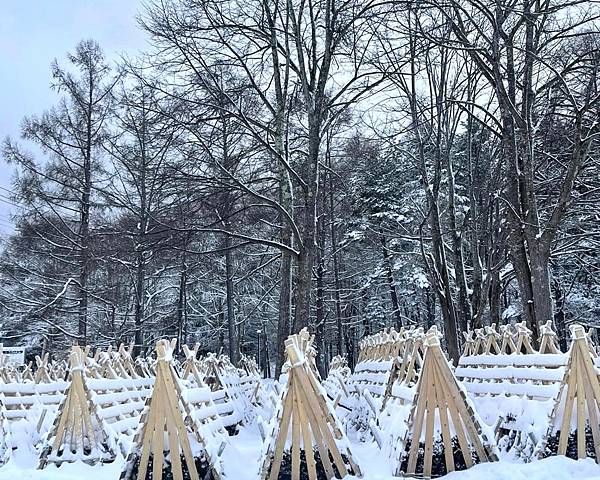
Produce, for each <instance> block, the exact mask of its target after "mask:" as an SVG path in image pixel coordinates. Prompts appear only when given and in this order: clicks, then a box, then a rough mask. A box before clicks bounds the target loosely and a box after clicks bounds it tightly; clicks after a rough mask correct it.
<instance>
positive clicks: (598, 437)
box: [539, 325, 600, 463]
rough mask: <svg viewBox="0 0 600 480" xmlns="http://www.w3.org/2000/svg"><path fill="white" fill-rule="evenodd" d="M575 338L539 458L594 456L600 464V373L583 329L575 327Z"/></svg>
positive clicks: (573, 329)
mask: <svg viewBox="0 0 600 480" xmlns="http://www.w3.org/2000/svg"><path fill="white" fill-rule="evenodd" d="M571 336H572V344H571V348H570V350H569V360H568V362H567V366H566V368H565V374H564V378H563V380H562V382H561V385H560V390H559V394H558V397H557V398H556V401H555V404H554V408H553V410H552V414H551V417H550V423H549V426H548V431H547V433H546V435H544V437H543V439H542V442H541V446H540V448H539V455H540V456H548V455H554V454H558V455H568V456H570V457H572V458H578V459H581V458H586V457H587V456H590V457H593V458H594V459H595V460H596V463H600V426H599V423H598V419H599V418H600V417H599V407H600V382H599V381H598V370H597V369H596V367H595V366H594V360H593V354H592V352H591V350H590V346H589V343H588V340H587V335H586V333H585V331H584V329H583V327H582V326H580V325H573V326H572V327H571Z"/></svg>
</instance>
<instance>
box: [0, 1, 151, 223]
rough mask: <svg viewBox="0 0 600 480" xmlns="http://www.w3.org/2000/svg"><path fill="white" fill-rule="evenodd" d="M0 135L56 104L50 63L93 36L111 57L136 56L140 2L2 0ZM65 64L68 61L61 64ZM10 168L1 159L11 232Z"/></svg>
mask: <svg viewBox="0 0 600 480" xmlns="http://www.w3.org/2000/svg"><path fill="white" fill-rule="evenodd" d="M0 4H1V6H2V9H1V12H0V139H4V137H6V136H7V135H10V136H11V137H15V138H16V137H18V136H19V126H20V123H21V119H22V118H23V117H25V116H27V115H31V114H38V113H42V112H43V111H44V110H45V109H47V108H49V107H51V106H52V105H54V104H55V103H56V100H57V97H56V95H55V93H54V92H53V91H51V90H50V81H51V76H50V62H51V61H52V60H53V59H54V58H57V59H58V60H59V62H61V61H63V60H64V58H65V54H66V53H67V52H71V51H73V50H74V47H75V45H76V44H77V42H79V40H82V39H87V38H92V39H94V40H96V41H97V42H98V43H99V44H100V45H101V47H102V48H103V49H104V52H105V55H106V56H107V58H109V59H110V60H117V59H118V58H119V57H120V55H122V54H125V55H129V56H135V54H136V53H137V52H138V51H140V50H143V49H144V47H145V46H146V37H145V34H144V32H142V31H141V30H140V29H139V28H138V27H137V23H136V19H135V16H136V14H137V13H138V11H139V10H140V9H141V5H142V0H0ZM63 63H64V62H63ZM12 174H13V173H12V171H11V167H10V166H8V165H7V164H6V163H5V162H4V160H3V159H0V233H6V232H10V231H11V222H10V213H11V211H14V210H15V207H13V206H11V205H9V204H8V203H7V202H6V199H5V195H6V194H7V192H6V190H4V189H7V188H8V189H10V187H11V177H12Z"/></svg>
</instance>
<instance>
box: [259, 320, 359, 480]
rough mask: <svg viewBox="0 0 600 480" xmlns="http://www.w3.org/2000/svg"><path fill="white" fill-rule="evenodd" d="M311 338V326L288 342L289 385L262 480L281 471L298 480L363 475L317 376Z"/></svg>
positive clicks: (267, 443) (270, 438)
mask: <svg viewBox="0 0 600 480" xmlns="http://www.w3.org/2000/svg"><path fill="white" fill-rule="evenodd" d="M312 343H313V342H312V339H311V338H310V336H309V334H308V332H307V331H306V330H302V331H301V332H300V333H299V334H298V335H292V336H290V337H289V338H288V339H287V340H286V342H285V347H286V353H287V364H286V366H287V368H288V371H287V384H286V385H285V387H284V389H283V391H282V400H281V403H280V405H279V406H278V408H277V411H276V413H275V416H274V418H273V420H272V422H271V428H270V434H269V435H267V439H266V441H265V450H264V458H263V462H262V468H261V472H260V478H261V479H263V480H265V479H267V478H268V479H269V480H276V479H278V478H280V474H281V475H284V476H287V475H289V476H290V478H291V479H292V480H299V479H300V478H301V475H303V477H302V478H306V477H308V479H309V480H316V479H318V478H344V477H345V476H346V475H348V474H354V475H356V476H359V477H360V476H361V472H360V469H359V468H358V466H357V465H356V464H355V463H354V460H353V458H352V454H351V452H350V448H349V444H348V441H347V439H346V437H345V435H344V434H343V432H342V429H341V425H340V424H339V421H338V420H337V418H336V416H335V411H334V409H333V407H332V405H331V402H329V401H328V400H327V398H326V394H325V392H324V389H323V388H322V386H321V385H320V383H319V381H318V377H317V375H316V370H315V368H314V364H313V362H312V358H311V351H313V347H312ZM290 430H291V440H290V441H288V437H289V434H290ZM301 452H303V453H304V455H303V456H302V455H301ZM302 457H303V459H304V461H302ZM344 457H345V458H344ZM282 467H283V468H282ZM288 470H289V473H288ZM303 470H305V471H306V473H304V472H303Z"/></svg>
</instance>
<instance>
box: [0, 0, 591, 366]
mask: <svg viewBox="0 0 600 480" xmlns="http://www.w3.org/2000/svg"><path fill="white" fill-rule="evenodd" d="M599 13H600V12H599V10H598V5H597V3H596V2H594V1H580V0H460V1H458V0H419V1H415V0H389V1H384V0H363V1H358V0H285V1H284V0H244V1H241V0H147V1H146V2H145V4H144V6H143V8H141V10H140V12H139V14H138V24H139V28H140V29H142V30H143V31H144V32H145V35H146V37H147V41H148V44H147V45H148V46H147V48H146V50H145V51H144V52H142V53H140V54H139V55H137V56H135V57H134V58H122V59H121V61H119V62H116V63H115V62H109V61H108V60H107V59H106V57H105V55H104V54H103V49H102V46H101V45H99V44H98V43H97V42H96V41H94V40H91V39H89V40H88V39H85V40H82V41H81V42H80V43H79V44H77V45H74V46H73V49H72V51H71V52H70V53H66V54H65V52H56V55H57V60H56V61H54V62H53V63H52V64H51V65H49V69H48V83H49V84H51V88H52V89H53V90H54V91H55V92H56V94H57V98H60V100H59V101H58V102H57V103H56V105H55V106H54V107H53V108H50V109H48V110H47V111H39V112H37V113H36V114H34V115H31V116H28V117H26V118H24V119H23V121H22V125H21V137H20V138H6V139H4V140H3V143H2V146H1V150H0V155H1V156H2V159H3V161H4V162H5V163H4V167H3V168H9V169H11V171H12V172H14V177H13V183H12V187H11V189H8V190H6V191H2V192H1V195H0V196H1V197H2V198H3V199H4V200H5V201H8V202H10V203H11V205H13V206H14V211H15V212H16V213H15V215H14V218H13V221H14V231H13V232H12V233H11V234H10V235H9V236H7V237H6V238H5V239H4V240H3V242H2V245H1V256H0V310H1V317H0V318H2V320H1V321H0V338H1V339H2V342H4V344H5V345H26V346H28V349H29V351H30V353H31V354H39V353H42V352H50V353H51V354H52V355H60V354H61V353H62V352H65V351H67V350H68V348H67V347H68V346H70V345H73V344H79V345H92V346H98V347H102V348H106V347H107V346H108V345H118V344H119V343H120V342H125V343H130V342H133V343H134V345H135V350H136V352H137V353H139V352H146V351H150V352H151V351H152V349H153V346H154V343H155V342H156V340H157V339H161V338H177V339H178V343H177V345H183V344H190V345H193V344H195V343H199V344H200V351H213V352H219V351H221V352H223V353H227V354H228V355H229V357H230V358H231V359H232V361H233V362H234V363H235V362H236V361H237V359H239V357H240V355H241V354H242V353H243V354H250V355H254V356H256V357H257V358H258V361H259V363H260V366H261V368H262V369H263V372H264V373H266V374H267V375H270V374H272V373H275V374H277V373H278V372H279V371H280V370H281V366H282V363H283V360H284V346H283V342H284V340H285V339H286V338H287V337H288V335H290V333H296V332H298V331H300V330H301V329H302V328H304V327H308V328H309V331H310V332H311V333H312V334H314V335H315V344H316V346H317V350H318V356H317V365H318V367H319V369H320V370H321V372H324V371H325V370H326V369H327V365H328V362H329V360H330V359H331V358H332V357H333V356H335V355H338V354H340V355H346V356H347V358H348V362H349V364H350V366H352V365H354V363H355V362H356V357H357V354H358V350H359V346H358V342H359V341H360V340H361V339H362V338H363V337H364V336H366V335H371V334H373V333H376V332H379V331H380V330H381V329H382V328H385V327H392V326H393V327H395V328H396V329H398V330H399V329H400V328H402V327H405V328H408V327H415V326H417V327H418V326H422V327H423V328H424V329H426V330H427V329H428V328H429V327H431V326H432V325H437V326H438V328H439V329H440V330H441V331H442V332H443V343H444V347H445V349H446V351H447V352H448V355H449V357H450V358H452V359H454V360H457V359H458V357H459V356H460V352H461V346H462V343H463V342H464V338H463V335H462V333H463V332H465V331H467V330H471V329H476V328H481V327H483V326H486V325H491V324H496V325H503V324H507V323H513V324H514V323H515V322H517V321H525V322H526V324H527V326H528V328H529V329H530V330H531V331H532V332H533V335H534V337H537V334H538V331H539V327H540V326H541V325H542V324H543V323H545V322H546V321H547V320H550V319H552V320H553V321H554V324H555V326H556V329H557V332H558V338H559V340H560V342H561V345H562V346H563V351H564V349H565V348H566V339H567V336H568V335H567V330H568V329H567V327H568V326H569V325H570V324H572V323H575V322H577V323H579V324H582V325H585V326H587V327H594V326H596V325H598V318H599V314H600V312H599V309H600V305H599V304H598V302H597V300H596V298H597V295H598V293H599V291H600V280H599V279H598V270H599V268H600V256H599V254H598V246H599V240H600V203H599V201H600V177H599V172H600V158H599V156H598V154H599V153H600V150H599V145H598V141H597V139H598V136H599V135H600V122H599V120H600V90H599V89H600V72H599V68H600V48H599V47H600V32H599V25H600V23H599V20H598V15H599ZM271 370H272V371H271Z"/></svg>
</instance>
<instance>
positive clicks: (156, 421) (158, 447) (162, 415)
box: [120, 340, 220, 480]
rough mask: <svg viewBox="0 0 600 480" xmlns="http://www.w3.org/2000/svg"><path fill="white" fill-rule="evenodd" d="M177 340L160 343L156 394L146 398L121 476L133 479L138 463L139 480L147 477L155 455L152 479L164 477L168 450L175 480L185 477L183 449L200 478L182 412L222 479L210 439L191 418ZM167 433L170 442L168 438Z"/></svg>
mask: <svg viewBox="0 0 600 480" xmlns="http://www.w3.org/2000/svg"><path fill="white" fill-rule="evenodd" d="M174 348H175V340H173V341H171V342H168V341H167V340H160V341H159V342H157V344H156V354H157V362H156V366H155V370H156V378H155V381H154V388H153V391H152V395H151V396H150V397H149V398H148V399H147V400H146V409H145V410H144V413H142V418H141V420H140V428H139V429H138V432H137V433H136V435H135V438H134V441H133V448H132V450H131V452H130V453H129V455H128V457H127V461H126V463H125V466H124V469H123V471H122V472H121V477H120V478H121V480H126V479H127V480H128V479H133V478H134V476H133V468H134V467H135V465H136V464H137V465H138V471H137V475H135V478H136V479H137V480H145V479H146V476H147V473H149V472H148V471H147V469H148V463H149V460H150V458H151V457H152V479H153V480H161V479H162V474H163V465H164V460H165V451H167V452H168V455H169V457H170V459H171V473H172V475H173V478H174V480H183V478H184V475H183V465H182V462H181V457H180V452H182V453H183V457H184V461H185V465H186V467H187V470H188V475H189V478H190V479H191V480H199V475H198V470H197V468H196V464H195V461H194V456H193V454H192V449H191V444H190V439H189V437H188V428H187V427H186V422H185V421H184V416H183V415H182V410H183V411H184V414H185V418H186V419H188V423H190V424H191V430H192V433H193V434H194V436H195V438H196V440H197V441H198V443H199V444H200V445H201V446H202V447H203V449H204V454H205V458H206V461H207V462H208V463H209V466H210V469H211V472H212V475H213V479H214V480H219V479H220V473H219V469H217V468H215V465H214V460H215V459H214V458H211V456H210V455H209V452H208V449H207V445H206V441H205V439H204V438H203V437H202V435H201V434H200V432H199V431H198V429H197V428H195V425H194V422H193V421H192V420H191V418H190V415H189V414H190V409H189V407H188V406H187V404H186V401H185V400H184V399H183V398H182V395H181V387H180V386H179V382H178V379H177V374H176V373H175V370H174V368H173V365H172V354H173V350H174ZM165 435H166V437H167V439H168V440H167V444H166V445H165V443H164V439H165Z"/></svg>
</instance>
